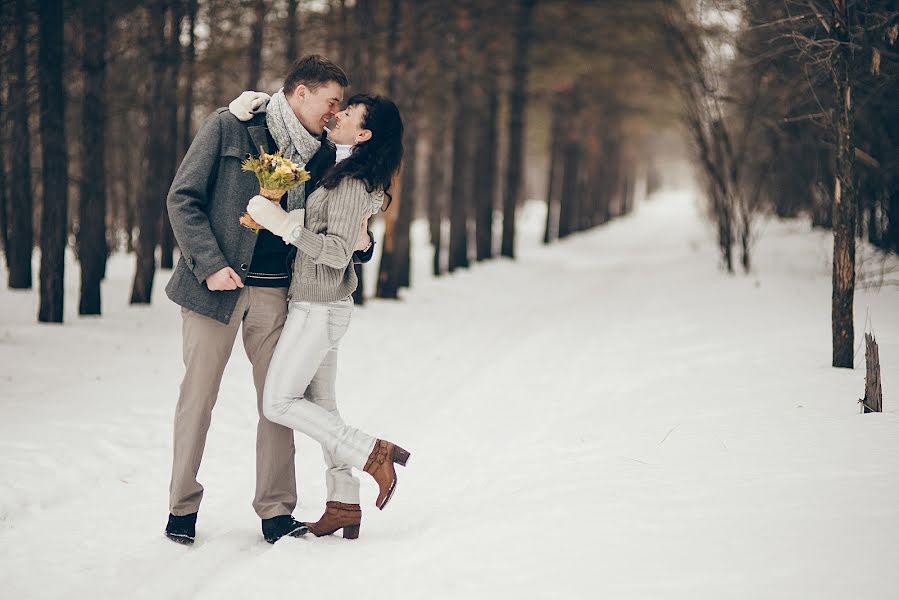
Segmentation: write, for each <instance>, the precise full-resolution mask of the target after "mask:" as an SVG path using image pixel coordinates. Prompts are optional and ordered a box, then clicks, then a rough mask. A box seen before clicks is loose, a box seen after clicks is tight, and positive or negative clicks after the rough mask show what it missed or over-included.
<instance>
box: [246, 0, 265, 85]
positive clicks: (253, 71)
mask: <svg viewBox="0 0 899 600" xmlns="http://www.w3.org/2000/svg"><path fill="white" fill-rule="evenodd" d="M253 13H254V15H255V20H254V21H253V29H252V33H251V36H250V50H249V54H250V56H249V70H248V71H247V88H246V89H248V90H258V89H259V79H260V77H261V76H262V33H263V27H264V25H265V0H253Z"/></svg>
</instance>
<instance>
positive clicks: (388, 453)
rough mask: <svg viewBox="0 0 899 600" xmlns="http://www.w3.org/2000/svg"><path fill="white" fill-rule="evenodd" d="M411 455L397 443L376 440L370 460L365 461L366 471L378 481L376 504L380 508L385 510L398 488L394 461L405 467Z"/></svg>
mask: <svg viewBox="0 0 899 600" xmlns="http://www.w3.org/2000/svg"><path fill="white" fill-rule="evenodd" d="M410 456H411V455H410V454H409V453H408V452H406V451H405V450H403V449H402V448H400V447H399V446H397V445H396V444H393V443H391V442H388V441H385V440H377V441H376V442H375V447H374V450H372V451H371V454H370V455H369V457H368V462H366V463H365V472H366V473H368V474H369V475H371V476H372V477H374V479H375V481H376V482H377V483H378V488H379V489H380V492H379V493H378V499H377V500H376V501H375V506H377V507H378V508H379V509H381V510H384V507H385V506H387V503H388V502H390V497H391V496H393V491H394V490H395V489H396V469H394V468H393V463H398V464H401V465H403V466H404V467H405V466H406V461H408V460H409V457H410Z"/></svg>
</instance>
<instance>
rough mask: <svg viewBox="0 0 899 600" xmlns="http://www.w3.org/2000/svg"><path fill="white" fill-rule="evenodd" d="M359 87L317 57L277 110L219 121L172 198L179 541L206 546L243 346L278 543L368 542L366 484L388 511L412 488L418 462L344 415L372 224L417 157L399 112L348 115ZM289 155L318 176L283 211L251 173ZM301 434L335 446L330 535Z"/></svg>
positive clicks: (261, 476) (251, 109)
mask: <svg viewBox="0 0 899 600" xmlns="http://www.w3.org/2000/svg"><path fill="white" fill-rule="evenodd" d="M348 84H349V82H348V80H347V76H346V74H345V73H344V72H343V70H341V69H340V67H338V66H337V65H335V64H334V63H332V62H330V61H329V60H327V59H325V58H323V57H321V56H317V55H312V56H306V57H303V58H301V59H300V60H298V61H297V62H296V63H294V65H293V66H292V67H291V69H290V71H289V72H288V74H287V76H286V78H285V81H284V85H283V87H282V89H281V90H279V91H278V92H277V93H276V94H275V95H274V96H272V97H271V99H270V100H269V101H268V102H267V105H265V100H266V99H267V97H265V96H264V95H261V96H260V95H250V96H247V95H242V96H241V98H239V99H238V100H237V101H235V102H233V103H232V104H231V107H230V108H221V109H218V110H217V111H216V112H215V113H213V114H212V115H210V116H209V118H208V119H207V120H206V122H205V123H204V124H203V126H202V128H201V129H200V131H199V133H197V136H196V138H195V139H194V141H193V143H192V144H191V146H190V149H189V150H188V152H187V154H186V155H185V157H184V160H183V161H182V163H181V166H180V167H179V169H178V173H177V174H176V176H175V179H174V181H173V183H172V186H171V189H170V190H169V194H168V199H167V205H168V211H169V217H170V221H171V223H172V229H173V230H174V232H175V237H176V239H177V241H178V245H179V247H180V249H181V259H180V260H179V262H178V266H177V267H176V269H175V272H174V273H173V275H172V278H171V280H170V281H169V284H168V286H167V287H166V293H167V294H168V296H169V298H170V299H171V300H172V301H174V302H175V303H177V304H179V305H180V306H181V316H182V338H183V355H184V365H185V375H184V380H183V381H182V383H181V390H180V395H179V398H178V404H177V407H176V410H175V419H174V446H173V450H174V458H173V463H172V479H171V485H170V488H169V518H168V523H167V525H166V529H165V533H166V536H167V537H168V538H169V539H171V540H173V541H176V542H180V543H184V544H191V543H193V542H194V539H195V537H196V521H197V515H198V511H199V508H200V501H201V500H202V498H203V486H202V485H200V483H199V482H198V481H197V473H198V471H199V468H200V461H201V459H202V456H203V450H204V447H205V444H206V434H207V431H208V430H209V425H210V422H211V417H212V409H213V407H214V405H215V401H216V398H217V396H218V391H219V386H220V384H221V380H222V375H223V372H224V369H225V365H226V364H227V362H228V358H229V357H230V355H231V350H232V347H233V345H234V341H235V339H236V337H237V333H238V331H240V332H241V333H242V338H243V346H244V349H245V350H246V354H247V357H248V358H249V360H250V363H251V364H252V367H253V381H254V384H255V387H256V399H257V407H258V411H259V422H258V425H257V429H256V493H255V497H254V499H253V508H254V509H255V511H256V513H257V514H258V515H259V517H260V519H261V520H262V534H263V537H264V538H265V539H266V541H268V542H270V543H274V542H276V541H277V540H279V539H281V538H282V537H284V536H293V537H298V536H301V535H304V534H306V533H308V532H310V531H311V532H312V533H313V534H315V535H316V536H323V535H329V534H331V533H334V532H336V531H338V530H342V532H343V536H344V537H345V538H349V539H353V538H356V537H358V535H359V528H360V524H361V521H362V510H361V508H360V503H359V480H358V479H357V478H356V476H355V475H354V473H353V469H356V470H359V471H365V472H366V473H368V474H369V475H370V476H371V477H373V478H374V480H375V482H376V483H377V484H378V489H379V493H378V497H377V500H376V502H375V504H376V506H377V507H378V508H380V509H383V508H384V507H385V506H386V504H387V502H388V501H389V500H390V498H391V496H392V494H393V491H394V489H395V487H396V482H397V479H396V471H395V468H394V463H397V464H401V465H405V464H406V461H407V460H408V458H409V453H408V452H406V451H405V450H403V449H402V448H400V447H399V446H396V445H394V444H393V443H391V442H388V441H386V440H381V439H376V438H374V437H372V436H370V435H369V434H367V433H365V432H364V431H362V430H360V429H357V428H355V427H351V426H349V425H347V424H346V423H345V422H344V421H343V419H342V418H341V416H340V413H339V412H338V410H337V401H336V397H335V381H336V377H337V351H338V346H339V344H340V340H341V338H342V337H343V335H344V334H345V333H346V331H347V328H348V327H349V324H350V319H351V316H352V312H353V300H352V294H353V291H354V290H355V289H356V284H357V279H356V274H355V270H354V268H353V263H354V261H356V262H366V261H368V260H370V259H371V256H372V246H373V241H372V239H371V234H370V233H368V232H367V223H368V220H369V218H370V217H371V216H372V215H374V214H375V213H376V212H377V211H378V210H381V209H382V205H383V203H384V198H385V196H386V197H387V199H388V202H387V203H388V204H389V198H390V194H389V191H390V182H391V179H392V178H393V176H394V175H395V174H396V172H397V171H398V169H399V167H400V163H401V160H402V155H403V145H402V135H403V124H402V120H401V118H400V114H399V110H398V109H397V107H396V105H395V104H394V103H393V102H391V101H390V100H388V99H387V98H384V97H379V96H369V95H366V94H359V95H356V96H353V97H351V98H350V99H349V100H348V101H347V106H346V108H345V109H343V110H341V105H342V102H343V94H344V90H345V88H346V87H347V86H348ZM260 104H263V105H265V106H264V108H265V110H260ZM332 118H333V119H334V121H335V124H334V126H333V128H332V129H331V131H330V133H329V132H328V130H326V129H325V126H326V125H327V124H328V122H330V121H331V119H332ZM278 150H280V151H281V152H282V154H283V156H285V157H286V158H289V159H290V160H292V161H293V162H294V163H297V164H299V165H300V166H303V165H305V169H306V170H307V171H308V172H309V173H310V179H309V180H308V181H306V183H305V184H304V185H300V186H298V187H296V188H293V189H291V190H290V191H289V192H288V193H287V194H286V195H285V196H284V198H282V200H281V202H280V205H279V204H278V203H276V202H270V201H269V200H267V199H265V198H263V197H262V196H259V195H257V194H258V184H257V182H256V178H255V177H254V176H253V175H252V174H251V173H248V172H245V171H242V170H241V163H242V161H243V160H244V159H246V158H247V157H248V156H250V155H252V156H255V155H258V154H260V153H262V152H265V153H273V152H275V151H278ZM385 208H386V207H385ZM245 211H246V212H249V214H250V216H251V217H252V218H253V219H254V220H255V221H256V222H257V223H259V224H260V225H262V226H263V227H264V229H263V230H261V231H260V232H259V233H258V235H257V234H255V233H254V232H253V231H251V230H249V229H246V228H244V227H241V226H240V225H238V221H239V219H240V216H241V214H242V213H244V212H245ZM294 431H299V432H302V433H304V434H306V435H308V436H310V437H311V438H313V439H314V440H316V441H317V442H319V443H320V444H321V446H322V452H323V454H324V458H325V463H326V467H327V470H326V481H327V493H328V497H327V503H326V507H325V511H324V514H323V515H322V517H321V518H320V519H319V520H318V521H317V522H315V523H303V522H300V521H298V520H296V519H295V518H294V517H293V515H292V513H293V510H294V508H296V504H297V490H296V474H295V467H294Z"/></svg>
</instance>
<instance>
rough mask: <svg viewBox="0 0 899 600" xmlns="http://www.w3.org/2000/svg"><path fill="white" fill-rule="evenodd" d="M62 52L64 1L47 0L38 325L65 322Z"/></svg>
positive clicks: (43, 12) (41, 70) (43, 8)
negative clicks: (63, 320) (40, 323)
mask: <svg viewBox="0 0 899 600" xmlns="http://www.w3.org/2000/svg"><path fill="white" fill-rule="evenodd" d="M63 53H64V44H63V0H44V1H43V2H41V5H40V51H39V53H38V79H39V82H40V90H41V93H40V98H41V101H40V104H41V116H40V123H41V149H42V152H41V157H42V160H41V163H42V164H41V173H42V176H43V187H44V201H43V210H42V214H41V272H40V282H41V289H40V298H41V299H40V309H39V311H38V321H40V322H42V323H62V319H63V302H64V288H63V278H64V275H65V257H66V235H67V233H68V200H69V194H68V189H69V180H68V173H67V168H68V165H67V162H68V159H67V156H66V133H65V107H66V90H65V83H64V82H63V79H62V66H63Z"/></svg>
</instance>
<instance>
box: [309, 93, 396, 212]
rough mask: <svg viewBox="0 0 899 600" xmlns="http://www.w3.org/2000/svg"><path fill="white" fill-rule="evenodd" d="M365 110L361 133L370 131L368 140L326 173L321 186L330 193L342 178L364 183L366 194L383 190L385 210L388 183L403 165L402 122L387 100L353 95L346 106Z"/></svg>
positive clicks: (385, 206)
mask: <svg viewBox="0 0 899 600" xmlns="http://www.w3.org/2000/svg"><path fill="white" fill-rule="evenodd" d="M356 105H362V106H365V116H364V117H363V119H362V127H363V129H369V130H371V138H369V139H368V140H367V141H365V142H362V143H359V144H356V145H355V146H354V147H353V152H352V154H350V156H349V157H348V158H346V159H344V160H342V161H340V162H339V163H337V164H336V165H334V166H333V167H331V169H329V170H328V172H327V173H325V175H324V177H322V185H323V186H324V187H325V188H326V189H329V190H333V189H334V188H335V187H337V184H338V183H340V182H341V181H342V180H343V178H344V177H355V178H356V179H360V180H362V181H363V182H365V187H366V189H368V191H369V192H373V191H375V190H376V189H378V188H383V190H384V193H385V194H386V196H387V202H386V203H385V205H384V210H387V207H388V206H390V201H391V200H392V199H393V196H391V195H390V182H391V180H392V179H393V176H394V175H395V174H396V172H397V171H398V170H399V168H400V164H401V163H402V162H403V120H402V119H401V118H400V111H399V109H398V108H397V107H396V104H394V103H393V102H392V101H391V100H390V99H389V98H385V97H384V96H369V95H368V94H356V95H355V96H353V97H352V98H350V99H349V100H347V106H356Z"/></svg>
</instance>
